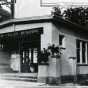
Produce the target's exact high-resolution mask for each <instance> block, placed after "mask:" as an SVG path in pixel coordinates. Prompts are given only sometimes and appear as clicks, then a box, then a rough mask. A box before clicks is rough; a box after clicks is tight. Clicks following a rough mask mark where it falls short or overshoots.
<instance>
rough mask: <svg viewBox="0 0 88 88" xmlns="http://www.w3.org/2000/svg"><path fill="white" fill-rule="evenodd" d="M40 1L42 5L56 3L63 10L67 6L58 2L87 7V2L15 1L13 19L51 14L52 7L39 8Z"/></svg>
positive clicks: (83, 0)
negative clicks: (85, 5)
mask: <svg viewBox="0 0 88 88" xmlns="http://www.w3.org/2000/svg"><path fill="white" fill-rule="evenodd" d="M40 1H42V2H43V3H57V5H61V6H62V7H65V8H66V5H67V4H63V3H59V2H74V3H81V4H87V5H88V0H16V4H15V18H23V17H32V16H42V15H49V14H51V10H52V7H46V6H42V7H41V5H40ZM4 8H5V7H4ZM5 9H7V8H5Z"/></svg>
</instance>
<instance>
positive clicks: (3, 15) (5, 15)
mask: <svg viewBox="0 0 88 88" xmlns="http://www.w3.org/2000/svg"><path fill="white" fill-rule="evenodd" d="M9 19H11V14H10V13H9V12H8V11H6V10H5V9H3V8H2V7H1V6H0V22H3V21H6V20H9Z"/></svg>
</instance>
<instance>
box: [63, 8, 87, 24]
mask: <svg viewBox="0 0 88 88" xmlns="http://www.w3.org/2000/svg"><path fill="white" fill-rule="evenodd" d="M63 14H64V16H65V19H67V20H70V21H71V22H74V23H77V24H80V25H85V24H86V22H87V20H88V8H83V7H79V8H69V9H67V10H65V11H64V13H63Z"/></svg>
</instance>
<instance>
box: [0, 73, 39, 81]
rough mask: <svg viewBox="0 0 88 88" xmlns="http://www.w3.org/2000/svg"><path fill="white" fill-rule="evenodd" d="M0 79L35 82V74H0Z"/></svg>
mask: <svg viewBox="0 0 88 88" xmlns="http://www.w3.org/2000/svg"><path fill="white" fill-rule="evenodd" d="M0 79H6V80H17V81H19V80H20V81H32V82H36V81H37V73H4V74H0Z"/></svg>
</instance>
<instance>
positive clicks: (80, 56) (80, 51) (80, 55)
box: [76, 40, 88, 64]
mask: <svg viewBox="0 0 88 88" xmlns="http://www.w3.org/2000/svg"><path fill="white" fill-rule="evenodd" d="M87 46H88V42H86V41H82V40H77V41H76V49H77V52H76V53H77V63H79V64H87V56H88V54H87V52H88V48H87Z"/></svg>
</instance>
